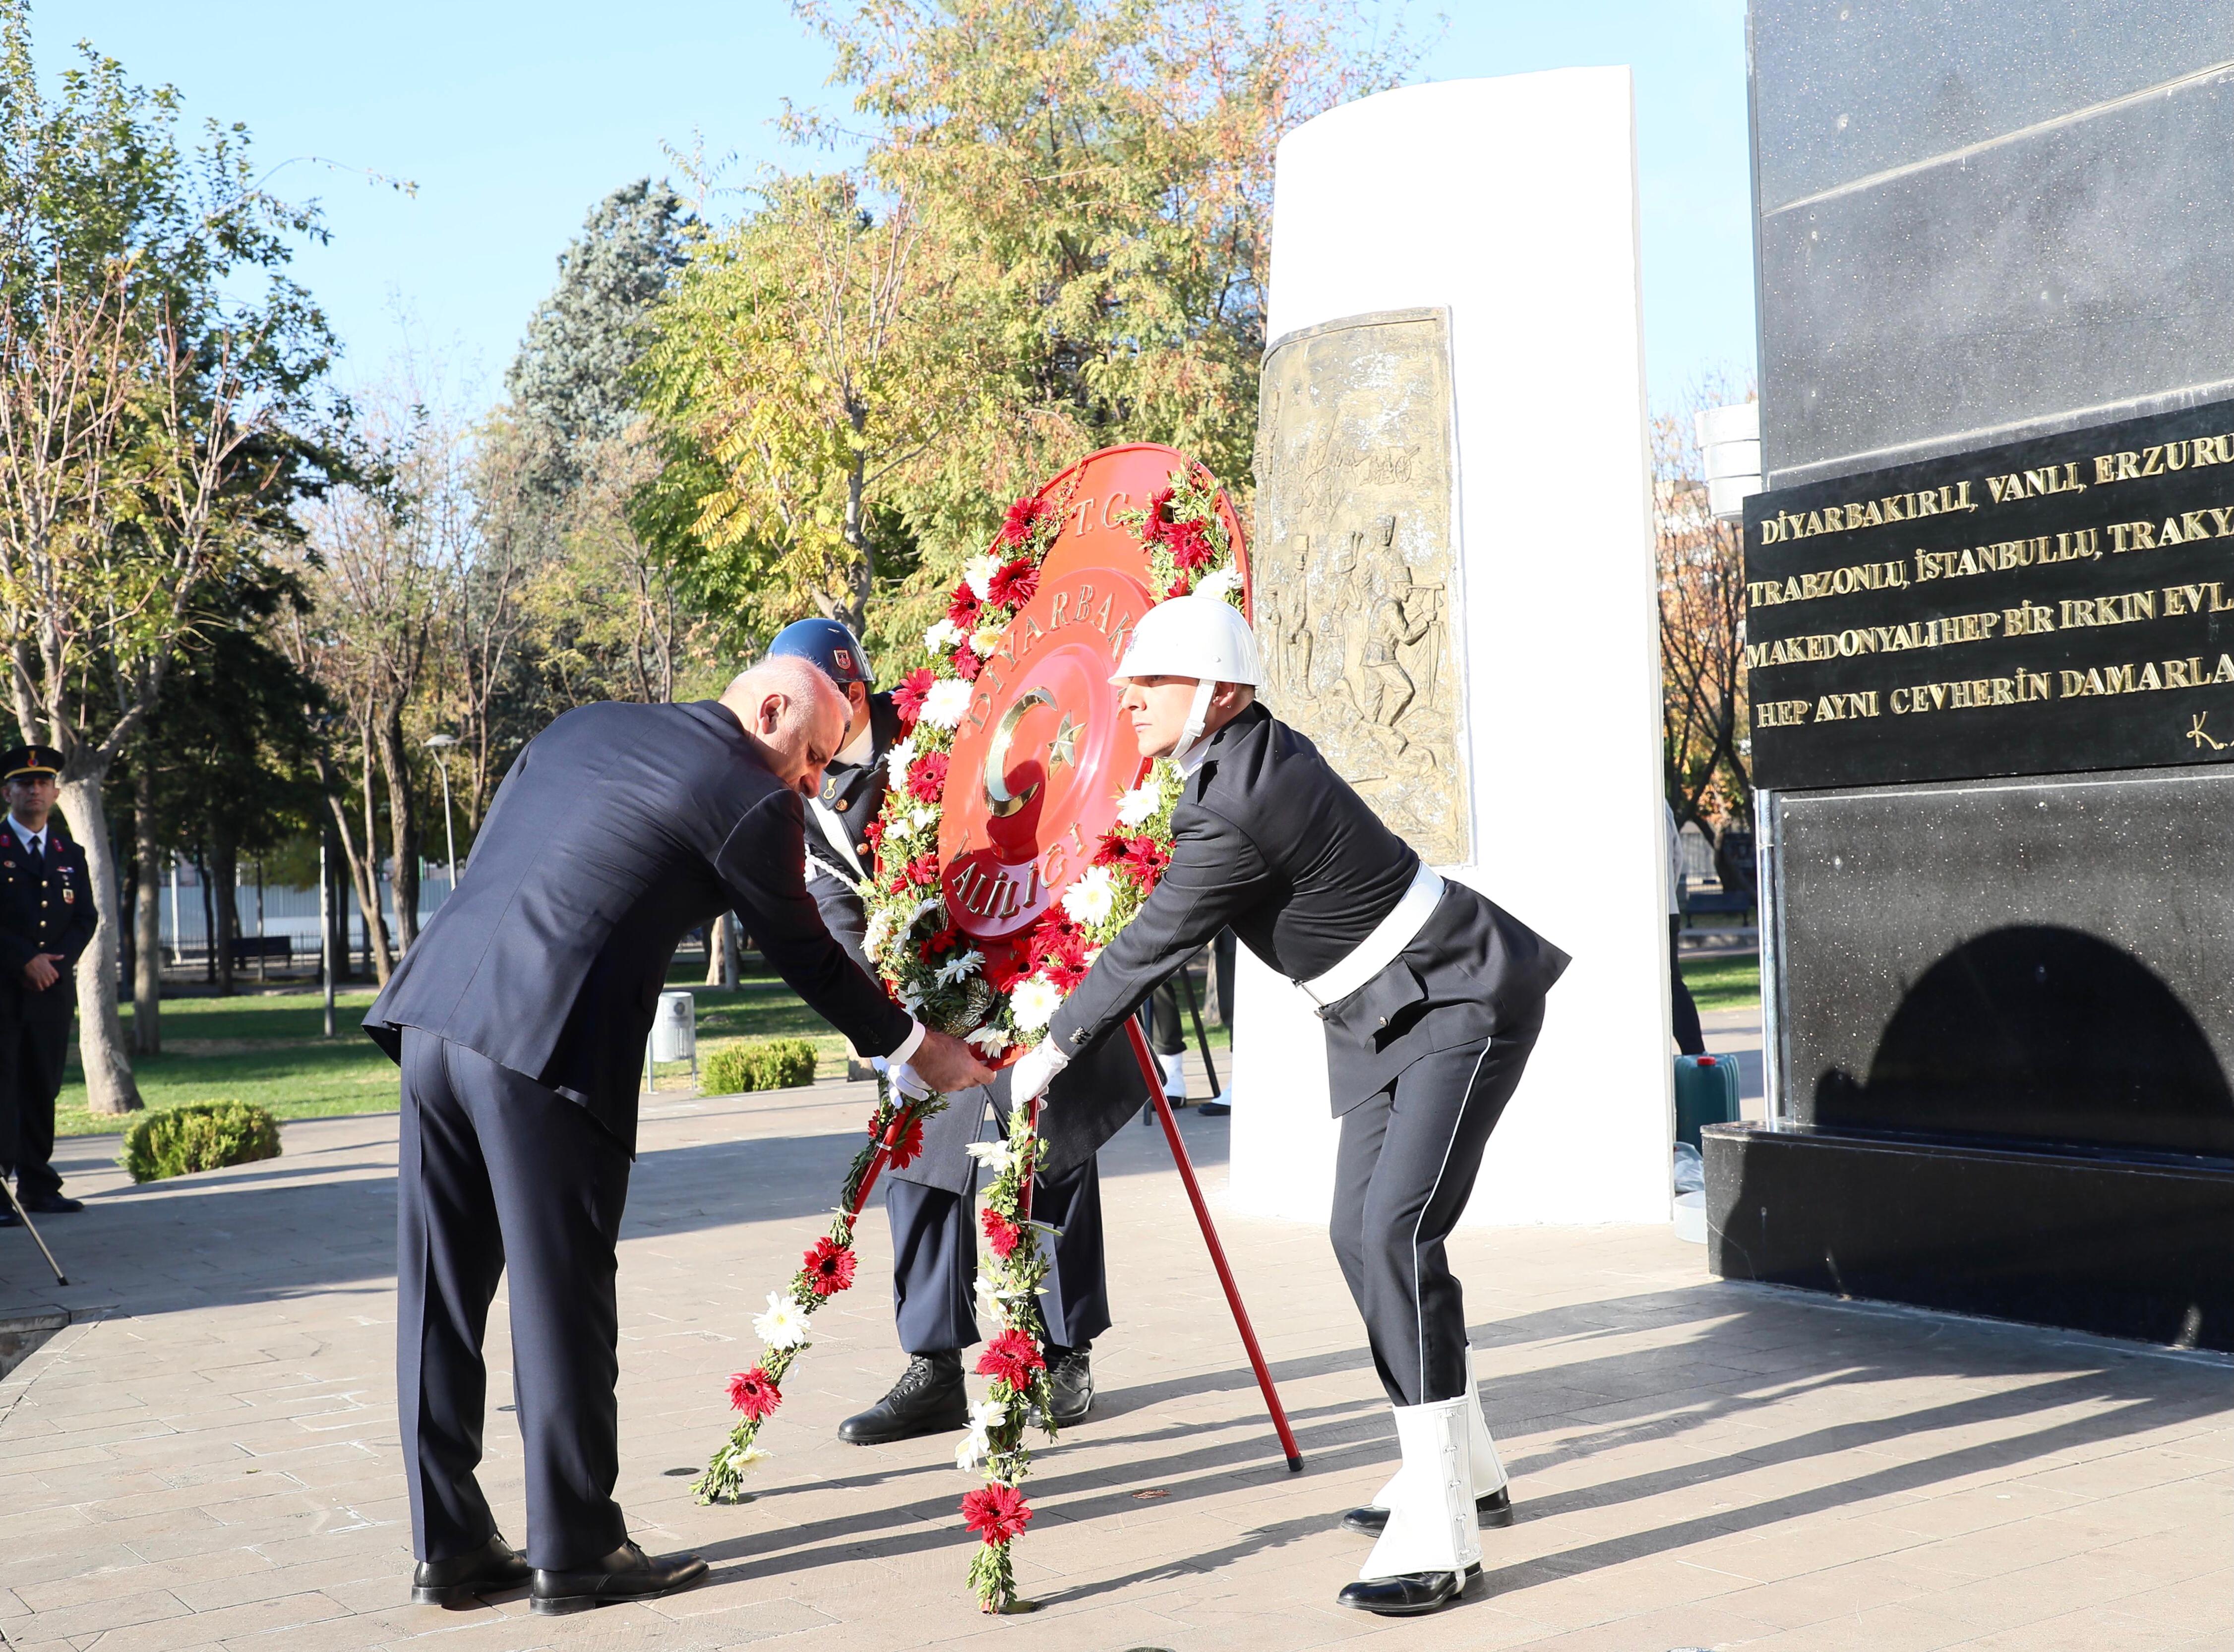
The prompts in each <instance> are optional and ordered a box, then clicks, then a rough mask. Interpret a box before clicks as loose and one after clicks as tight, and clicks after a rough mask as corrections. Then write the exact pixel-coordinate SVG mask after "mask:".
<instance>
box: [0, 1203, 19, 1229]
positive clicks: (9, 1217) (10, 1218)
mask: <svg viewBox="0 0 2234 1652" xmlns="http://www.w3.org/2000/svg"><path fill="white" fill-rule="evenodd" d="M21 1226H23V1224H22V1223H21V1222H18V1221H17V1220H16V1208H15V1206H14V1205H0V1228H19V1227H21Z"/></svg>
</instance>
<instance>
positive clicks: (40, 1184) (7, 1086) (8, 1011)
mask: <svg viewBox="0 0 2234 1652" xmlns="http://www.w3.org/2000/svg"><path fill="white" fill-rule="evenodd" d="M75 1009H76V1003H75V1000H74V999H72V998H71V997H70V996H69V995H68V994H67V993H65V992H64V991H63V990H62V983H56V984H55V985H54V986H51V987H49V988H48V989H46V990H45V991H44V992H30V991H27V990H24V989H21V988H13V987H0V1172H14V1173H15V1177H16V1195H17V1196H18V1197H19V1198H42V1197H43V1196H44V1195H46V1194H49V1193H53V1192H59V1191H60V1190H61V1188H62V1178H61V1177H59V1176H57V1175H56V1174H55V1171H54V1166H53V1165H52V1163H51V1162H49V1161H51V1160H52V1159H53V1158H54V1156H55V1097H56V1095H57V1094H60V1093H61V1091H62V1059H63V1057H64V1055H67V1054H68V1052H69V1034H70V1017H71V1015H72V1014H73V1013H74V1012H75Z"/></svg>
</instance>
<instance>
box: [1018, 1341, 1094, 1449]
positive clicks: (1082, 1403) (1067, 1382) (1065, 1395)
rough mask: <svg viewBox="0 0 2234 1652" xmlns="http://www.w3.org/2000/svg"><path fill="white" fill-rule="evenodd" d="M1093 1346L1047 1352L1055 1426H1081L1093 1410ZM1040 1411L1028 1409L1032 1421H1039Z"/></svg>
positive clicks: (1085, 1345) (1049, 1350) (1056, 1349)
mask: <svg viewBox="0 0 2234 1652" xmlns="http://www.w3.org/2000/svg"><path fill="white" fill-rule="evenodd" d="M1093 1351H1094V1344H1093V1343H1091V1342H1081V1343H1080V1344H1079V1345H1078V1346H1077V1347H1076V1348H1048V1388H1050V1389H1052V1390H1054V1393H1055V1427H1058V1428H1068V1427H1070V1425H1071V1424H1073V1423H1075V1422H1084V1421H1085V1420H1086V1414H1087V1413H1088V1412H1089V1411H1091V1410H1093V1409H1094V1365H1093V1362H1092V1361H1091V1360H1090V1359H1089V1358H1088V1355H1091V1354H1092V1352H1093ZM1031 1420H1033V1421H1034V1422H1037V1421H1038V1420H1040V1408H1039V1407H1037V1406H1034V1407H1032V1408H1031Z"/></svg>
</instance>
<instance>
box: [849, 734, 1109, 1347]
mask: <svg viewBox="0 0 2234 1652" xmlns="http://www.w3.org/2000/svg"><path fill="white" fill-rule="evenodd" d="M869 727H870V730H871V754H870V757H869V760H868V761H866V762H863V763H858V764H849V763H843V762H834V763H833V764H831V765H830V767H829V769H828V770H827V771H826V774H825V775H824V777H823V782H822V794H821V798H820V807H819V808H817V809H812V810H810V811H809V812H808V813H810V814H811V815H813V817H814V818H813V819H810V820H809V822H808V824H807V858H808V868H807V870H808V872H809V874H810V875H809V877H808V879H807V892H808V893H810V894H812V895H813V897H814V899H815V904H817V905H819V906H820V908H821V909H822V921H823V922H824V923H825V924H827V925H828V926H829V929H830V933H831V934H832V935H833V936H835V937H837V938H838V941H839V944H840V945H842V946H843V947H845V949H846V950H847V951H848V952H850V953H852V955H853V958H854V961H855V962H856V963H859V964H860V965H861V967H862V968H863V969H865V970H870V971H871V973H872V974H873V973H874V970H875V966H874V965H873V964H872V963H870V962H869V960H868V958H867V957H866V956H865V955H864V954H863V952H862V950H861V941H862V937H863V936H864V935H865V934H866V931H867V928H868V915H867V913H866V911H865V910H864V909H863V907H862V904H861V898H860V896H859V894H857V893H856V892H855V891H854V888H853V885H855V884H857V883H859V881H860V879H861V878H862V877H863V876H864V875H865V874H866V873H867V872H870V871H872V870H873V869H874V866H875V860H874V858H873V856H872V854H871V852H870V849H869V840H868V838H867V836H866V832H867V829H868V825H869V822H870V821H872V820H873V819H876V818H877V812H878V810H879V809H880V808H882V807H883V806H884V800H885V787H886V786H887V785H888V784H889V781H890V771H889V770H888V769H887V768H886V767H885V754H886V753H887V752H889V751H890V750H891V749H892V747H893V746H894V745H895V744H896V743H897V742H898V740H899V737H900V719H899V714H898V712H897V711H896V710H894V709H893V708H892V695H889V694H879V695H871V696H870V698H869ZM818 828H819V829H818ZM841 837H842V839H844V841H845V842H846V845H847V846H848V847H849V848H850V849H851V851H852V856H851V860H850V861H849V860H848V859H845V858H842V857H841V854H840V852H839V847H838V839H840V838H841ZM855 862H858V866H857V865H854V864H852V863H855ZM1102 1048H1103V1052H1106V1053H1105V1054H1103V1058H1102V1059H1101V1060H1099V1061H1094V1060H1091V1059H1089V1060H1088V1061H1084V1062H1081V1063H1080V1064H1078V1065H1077V1066H1075V1067H1074V1068H1073V1069H1072V1070H1071V1071H1070V1072H1068V1073H1066V1074H1064V1075H1063V1076H1062V1077H1061V1078H1060V1079H1058V1080H1057V1081H1055V1086H1054V1089H1053V1093H1052V1094H1051V1097H1050V1100H1049V1105H1048V1110H1047V1121H1046V1122H1047V1134H1048V1164H1049V1167H1048V1168H1047V1169H1045V1170H1042V1172H1041V1173H1040V1176H1039V1178H1038V1179H1037V1181H1036V1182H1035V1184H1034V1185H1033V1190H1032V1215H1033V1218H1034V1219H1035V1220H1037V1221H1042V1222H1044V1223H1046V1224H1048V1226H1050V1227H1053V1228H1055V1229H1056V1230H1057V1237H1056V1238H1055V1255H1054V1257H1053V1258H1052V1265H1051V1266H1050V1267H1049V1269H1048V1277H1047V1283H1046V1286H1045V1288H1044V1289H1043V1290H1042V1292H1041V1293H1040V1312H1041V1316H1042V1318H1043V1319H1044V1321H1045V1322H1046V1324H1047V1328H1048V1341H1049V1342H1053V1343H1055V1345H1056V1346H1058V1347H1063V1348H1079V1347H1082V1346H1084V1345H1085V1344H1086V1343H1088V1342H1092V1341H1093V1340H1094V1338H1095V1337H1096V1336H1099V1335H1101V1333H1102V1332H1103V1331H1105V1330H1107V1329H1109V1299H1108V1291H1107V1282H1106V1277H1105V1274H1104V1267H1103V1253H1102V1244H1101V1177H1100V1174H1099V1172H1098V1171H1097V1170H1096V1167H1095V1165H1094V1152H1095V1150H1096V1149H1098V1148H1099V1147H1100V1146H1101V1144H1102V1142H1104V1141H1106V1140H1107V1139H1108V1138H1109V1135H1110V1133H1111V1132H1112V1131H1113V1130H1114V1128H1115V1126H1116V1125H1118V1124H1121V1123H1122V1122H1124V1120H1127V1119H1129V1118H1131V1117H1133V1115H1134V1114H1136V1113H1139V1112H1140V1107H1141V1104H1142V1103H1143V1102H1145V1101H1146V1100H1147V1089H1146V1086H1145V1085H1144V1084H1143V1082H1142V1081H1141V1078H1140V1069H1139V1068H1138V1067H1137V1066H1136V1065H1135V1064H1134V1062H1133V1057H1132V1055H1131V1052H1130V1051H1129V1050H1128V1049H1127V1048H1126V1046H1125V1044H1124V1041H1123V1040H1122V1039H1121V1038H1118V1039H1113V1040H1109V1041H1106V1042H1105V1044H1104V1046H1103V1047H1102ZM1112 1058H1114V1059H1112ZM989 1100H990V1101H991V1102H992V1103H993V1104H994V1111H995V1113H996V1116H997V1118H998V1120H1000V1121H1001V1125H1000V1127H1001V1128H1003V1129H1004V1130H1005V1128H1006V1120H1007V1118H1008V1112H1009V1107H1008V1081H1007V1077H1006V1075H1005V1074H1003V1076H1002V1077H1001V1078H999V1079H996V1081H994V1082H993V1084H992V1085H990V1086H989V1087H986V1088H983V1089H976V1090H963V1091H962V1092H960V1093H958V1094H956V1095H954V1096H952V1097H951V1098H950V1099H949V1100H948V1102H947V1106H946V1110H945V1111H944V1113H938V1114H937V1115H936V1116H935V1117H933V1118H932V1119H931V1121H930V1123H929V1124H928V1125H926V1126H924V1150H923V1153H922V1155H921V1156H920V1157H919V1158H917V1159H914V1160H912V1161H911V1162H910V1163H909V1165H908V1166H907V1167H906V1168H905V1169H897V1170H892V1171H888V1172H886V1173H885V1215H886V1216H887V1217H888V1218H890V1220H891V1222H892V1317H893V1320H894V1322H895V1323H896V1325H897V1327H898V1332H899V1339H900V1346H901V1347H902V1348H905V1349H906V1350H907V1351H908V1352H909V1353H910V1354H937V1353H943V1352H944V1351H945V1350H947V1349H949V1348H967V1347H969V1346H970V1344H971V1343H973V1342H976V1341H977V1315H976V1313H975V1303H976V1291H977V1228H976V1226H975V1224H973V1222H972V1220H971V1217H970V1206H971V1205H972V1203H973V1202H974V1200H975V1198H976V1195H977V1161H976V1160H975V1159H971V1158H970V1155H969V1153H968V1151H967V1149H968V1148H969V1146H970V1143H971V1142H973V1141H976V1140H977V1139H979V1137H980V1136H981V1135H982V1134H983V1130H984V1119H985V1105H986V1103H987V1102H988V1101H989Z"/></svg>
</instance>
